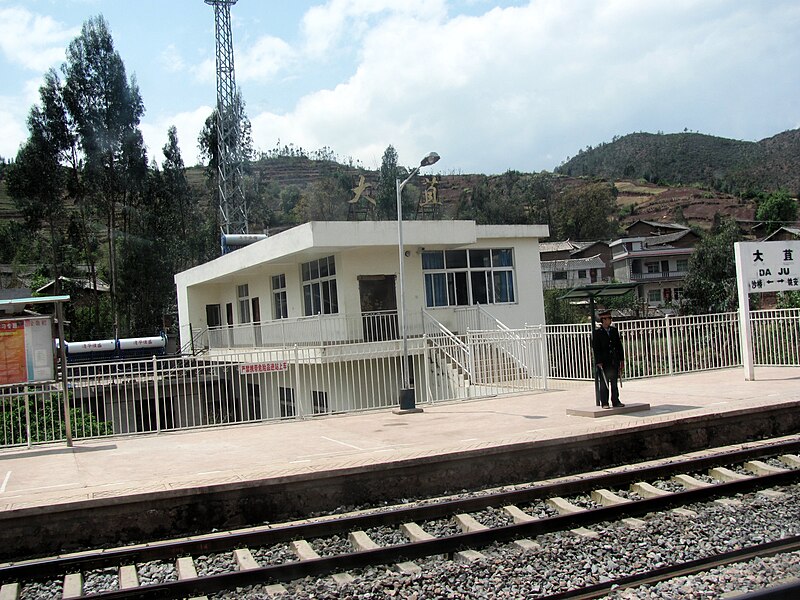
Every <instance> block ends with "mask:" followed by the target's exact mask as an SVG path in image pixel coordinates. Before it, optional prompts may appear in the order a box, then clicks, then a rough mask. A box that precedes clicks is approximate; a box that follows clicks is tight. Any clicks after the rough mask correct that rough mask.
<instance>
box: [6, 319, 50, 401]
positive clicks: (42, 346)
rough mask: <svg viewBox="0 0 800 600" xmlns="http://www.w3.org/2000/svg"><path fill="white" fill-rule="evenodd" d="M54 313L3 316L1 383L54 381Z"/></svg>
mask: <svg viewBox="0 0 800 600" xmlns="http://www.w3.org/2000/svg"><path fill="white" fill-rule="evenodd" d="M52 331H53V326H52V319H51V318H50V317H35V318H24V319H3V320H0V385H11V384H19V383H33V382H37V381H52V380H53V379H55V367H54V364H53V351H54V349H53V335H52Z"/></svg>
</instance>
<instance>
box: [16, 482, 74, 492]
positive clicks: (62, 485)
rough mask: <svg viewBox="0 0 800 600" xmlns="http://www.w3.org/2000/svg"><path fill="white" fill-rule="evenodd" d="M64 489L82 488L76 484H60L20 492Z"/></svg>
mask: <svg viewBox="0 0 800 600" xmlns="http://www.w3.org/2000/svg"><path fill="white" fill-rule="evenodd" d="M63 487H80V485H76V484H74V483H59V484H58V485H47V486H45V487H35V488H26V489H24V490H20V491H24V492H36V491H38V490H54V489H56V488H63Z"/></svg>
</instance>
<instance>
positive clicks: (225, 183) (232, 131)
mask: <svg viewBox="0 0 800 600" xmlns="http://www.w3.org/2000/svg"><path fill="white" fill-rule="evenodd" d="M237 1H238V0H205V3H206V4H208V5H210V6H213V7H214V18H215V24H216V58H217V148H218V157H219V165H218V187H219V212H220V229H221V239H222V241H221V247H222V248H225V236H226V235H229V234H243V233H244V234H246V233H248V229H247V204H246V202H245V197H244V191H243V190H242V152H241V121H242V117H243V115H242V103H241V99H240V98H239V97H238V92H237V90H236V74H235V72H234V67H233V36H232V35H231V6H233V5H234V4H236V2H237Z"/></svg>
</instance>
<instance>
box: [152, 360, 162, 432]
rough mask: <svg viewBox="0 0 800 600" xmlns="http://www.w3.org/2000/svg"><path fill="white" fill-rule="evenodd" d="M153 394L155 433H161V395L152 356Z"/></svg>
mask: <svg viewBox="0 0 800 600" xmlns="http://www.w3.org/2000/svg"><path fill="white" fill-rule="evenodd" d="M153 392H154V396H155V401H156V403H155V404H156V433H161V394H160V393H159V389H158V361H157V360H156V355H155V354H154V355H153Z"/></svg>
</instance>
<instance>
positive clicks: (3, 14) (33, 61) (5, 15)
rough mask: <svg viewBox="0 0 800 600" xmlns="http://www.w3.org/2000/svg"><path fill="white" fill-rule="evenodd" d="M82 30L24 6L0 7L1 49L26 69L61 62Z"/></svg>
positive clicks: (38, 68) (39, 67) (48, 66)
mask: <svg viewBox="0 0 800 600" xmlns="http://www.w3.org/2000/svg"><path fill="white" fill-rule="evenodd" d="M79 31H80V29H79V28H66V27H64V26H63V25H62V24H60V23H58V22H57V21H55V20H54V19H52V18H51V17H46V16H40V15H36V14H34V13H32V12H30V11H29V10H26V9H24V8H19V7H11V8H0V50H2V52H3V54H4V55H5V56H6V58H7V60H8V61H9V62H12V63H15V64H18V65H19V66H21V67H23V68H25V69H30V70H33V71H45V70H47V69H48V68H50V67H52V66H53V65H57V64H59V63H60V62H61V61H63V59H64V48H65V47H66V46H67V44H68V42H69V40H71V39H72V38H74V37H75V36H76V35H77V34H78V32H79Z"/></svg>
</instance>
